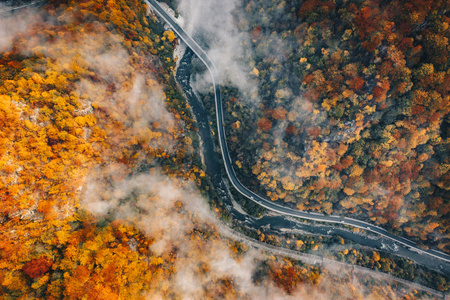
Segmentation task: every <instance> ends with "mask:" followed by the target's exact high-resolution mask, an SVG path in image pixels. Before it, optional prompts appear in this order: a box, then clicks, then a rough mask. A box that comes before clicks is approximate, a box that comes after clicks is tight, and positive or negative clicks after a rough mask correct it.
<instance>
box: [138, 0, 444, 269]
mask: <svg viewBox="0 0 450 300" xmlns="http://www.w3.org/2000/svg"><path fill="white" fill-rule="evenodd" d="M144 1H145V2H146V3H147V4H149V5H151V6H152V7H153V9H154V10H155V11H156V12H157V13H158V15H159V16H160V17H161V18H162V19H164V20H165V21H166V22H167V24H168V25H169V26H170V27H171V28H172V30H173V31H174V32H175V33H176V34H177V35H178V37H179V38H180V39H182V40H183V41H184V42H185V43H186V44H187V45H188V46H189V47H190V48H191V49H192V51H193V52H194V53H195V54H196V55H197V56H198V58H199V59H200V60H201V61H202V62H203V63H204V64H205V65H206V67H207V68H208V70H209V72H210V74H211V78H212V81H213V87H214V95H215V107H216V118H217V133H218V139H219V144H220V149H221V152H222V157H223V161H224V165H225V170H226V172H227V175H228V178H229V179H230V181H231V183H232V184H233V186H234V187H235V189H236V190H237V191H238V192H239V193H241V194H242V195H243V196H245V197H247V198H248V199H250V200H252V201H254V202H256V203H258V204H259V205H261V206H262V207H265V208H267V209H269V210H272V211H274V212H277V213H280V214H283V215H289V216H293V217H297V218H301V219H306V220H313V221H319V222H326V223H338V224H343V225H349V226H353V227H357V228H360V229H364V230H367V231H370V232H373V233H376V234H379V235H381V236H383V237H386V238H389V239H391V240H393V241H394V242H397V243H399V244H401V245H403V246H406V247H408V248H410V249H411V250H413V251H416V252H418V253H420V254H422V253H423V254H426V255H429V256H432V257H434V258H437V259H440V260H443V261H446V262H448V263H450V256H449V255H447V254H445V253H443V252H440V251H436V250H432V249H429V250H423V249H421V248H419V247H418V246H417V244H416V243H415V242H413V241H410V240H408V239H405V238H403V237H399V236H395V235H393V234H391V233H389V232H388V231H386V230H385V229H383V228H381V227H379V226H376V225H373V224H370V223H368V222H364V221H360V220H357V219H353V218H348V217H342V216H338V215H324V214H320V213H314V212H305V211H299V210H294V209H291V208H288V207H284V206H282V205H279V204H276V203H274V202H272V201H270V200H268V199H265V198H263V197H261V196H259V195H257V194H255V193H254V192H252V191H250V190H249V189H248V188H246V187H245V186H244V185H243V184H242V183H241V182H240V181H239V179H238V178H237V176H236V173H235V172H234V169H233V166H232V160H231V158H230V153H229V152H228V148H227V143H226V139H225V137H226V136H225V127H224V115H223V107H222V100H221V98H220V87H219V81H218V72H217V69H216V67H215V66H214V64H213V63H212V61H211V60H210V59H209V57H208V56H207V55H206V53H205V52H204V51H203V49H202V48H201V47H200V46H199V45H198V44H197V43H196V42H195V41H194V40H193V39H192V37H191V36H190V35H188V34H187V33H186V32H185V31H184V30H183V28H181V27H180V26H179V25H178V24H177V23H176V21H175V20H174V19H173V18H172V17H171V16H170V15H169V14H168V13H167V12H166V11H165V10H164V9H163V8H162V7H161V5H160V4H159V3H158V2H156V1H155V0H144Z"/></svg>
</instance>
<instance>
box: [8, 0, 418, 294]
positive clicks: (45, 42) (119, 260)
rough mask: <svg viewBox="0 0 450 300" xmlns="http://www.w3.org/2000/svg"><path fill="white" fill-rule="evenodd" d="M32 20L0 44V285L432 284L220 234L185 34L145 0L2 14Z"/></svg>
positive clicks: (266, 287) (268, 289) (260, 288)
mask: <svg viewBox="0 0 450 300" xmlns="http://www.w3.org/2000/svg"><path fill="white" fill-rule="evenodd" d="M25 19H27V20H28V21H27V22H28V24H27V26H26V28H25V29H23V28H22V29H20V30H18V31H16V32H14V34H13V36H12V39H11V42H10V44H2V45H1V46H0V198H1V200H2V201H1V204H0V295H1V298H2V299H31V298H32V299H108V300H110V299H154V298H168V299H181V298H185V297H194V298H195V297H197V298H201V299H218V298H224V299H235V298H238V299H252V298H254V297H255V295H258V293H266V294H263V295H264V296H267V297H270V296H271V295H272V296H273V295H280V294H281V293H282V292H284V293H286V294H291V295H293V296H295V295H297V296H298V295H306V296H311V295H313V296H317V297H319V296H323V297H327V298H330V299H331V297H332V295H334V296H333V297H335V295H338V297H339V299H355V298H361V299H362V298H373V299H377V298H379V297H382V298H396V297H403V298H404V299H416V298H420V297H421V295H422V294H421V293H419V292H417V291H414V290H410V289H404V288H403V287H402V286H401V285H398V284H395V283H392V282H386V281H384V280H383V279H378V278H372V277H370V276H367V275H364V274H362V275H360V276H358V280H355V277H354V276H353V274H350V273H347V272H342V271H337V272H333V271H331V270H327V269H321V268H319V267H317V266H311V265H307V264H302V263H300V262H296V261H292V260H289V259H285V258H281V257H278V256H272V255H264V256H262V255H260V254H258V255H256V254H255V252H254V251H255V250H252V249H248V248H247V247H246V246H245V245H243V244H240V243H237V242H235V241H232V240H229V239H227V238H224V237H222V236H220V234H219V231H218V229H217V228H216V221H215V217H216V216H215V215H214V214H212V213H210V211H209V207H208V206H207V203H204V202H206V201H204V199H203V198H202V197H201V195H199V192H198V189H205V186H204V185H205V181H204V177H205V173H204V171H203V169H202V165H201V161H200V159H199V158H198V154H197V151H198V147H199V146H198V138H197V135H196V127H195V126H196V125H195V123H194V120H193V119H192V116H191V112H190V110H189V106H188V104H187V103H186V100H185V98H184V97H183V95H182V93H181V91H180V90H179V89H178V87H177V85H176V83H175V80H174V77H173V72H174V67H175V59H174V58H173V49H174V46H175V44H176V43H177V40H176V38H175V36H174V34H173V32H171V31H166V30H165V29H164V28H163V27H162V26H161V23H159V22H158V21H157V20H156V18H155V17H154V16H152V15H150V17H149V18H147V17H146V7H145V5H143V4H142V3H141V2H140V1H138V0H131V1H122V0H102V1H91V0H83V1H74V0H69V1H62V0H51V1H49V3H48V5H46V6H44V7H42V8H39V9H36V11H33V12H28V14H25V15H22V14H21V12H18V13H17V14H13V15H12V16H9V17H8V18H7V19H0V22H2V23H1V25H2V26H3V25H4V26H6V25H5V24H18V23H17V22H19V20H20V21H23V20H25ZM8 28H9V27H8ZM10 29H11V28H10ZM236 101H238V100H236ZM237 103H239V102H237ZM217 210H218V209H217ZM350 255H351V254H350ZM355 255H356V254H355ZM374 256H375V254H374ZM374 260H376V257H374ZM380 260H381V258H380ZM230 266H231V267H230ZM186 278H188V279H189V282H190V281H192V279H193V278H194V279H195V281H196V282H197V283H198V286H194V287H192V286H189V285H187V284H186ZM259 295H261V294H259Z"/></svg>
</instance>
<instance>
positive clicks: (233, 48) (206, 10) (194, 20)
mask: <svg viewBox="0 0 450 300" xmlns="http://www.w3.org/2000/svg"><path fill="white" fill-rule="evenodd" d="M235 8H236V2H235V1H234V0H225V1H220V0H213V1H202V0H186V1H184V0H183V1H179V4H178V10H179V12H180V14H181V15H182V16H183V17H184V19H185V26H184V29H185V31H186V32H187V33H188V34H190V35H191V36H193V38H194V39H195V40H196V41H197V42H199V44H200V45H202V47H203V45H204V43H203V42H205V43H206V45H207V47H203V49H204V50H205V51H206V53H207V54H208V57H209V58H210V59H211V61H212V62H213V64H214V65H215V66H216V68H217V70H218V73H219V76H220V80H221V81H222V82H224V81H230V82H231V83H232V84H233V85H235V86H237V87H238V88H239V89H240V90H241V92H242V93H244V94H245V95H247V97H246V99H250V98H251V99H252V101H257V96H256V95H257V91H258V88H257V86H258V85H257V81H256V79H255V78H252V77H251V76H250V74H249V73H250V72H251V71H252V69H253V68H252V67H250V66H249V65H247V64H245V63H244V61H245V60H244V58H245V56H246V54H245V50H244V49H245V48H248V45H249V41H250V39H249V36H248V34H247V33H245V32H239V30H238V28H237V22H236V19H235V17H234V15H233V14H234V13H236V11H235ZM210 82H211V78H210V74H209V72H205V73H203V74H200V75H197V76H196V78H195V80H194V82H193V84H194V86H195V87H196V88H197V89H199V90H202V91H204V90H205V89H209V87H210Z"/></svg>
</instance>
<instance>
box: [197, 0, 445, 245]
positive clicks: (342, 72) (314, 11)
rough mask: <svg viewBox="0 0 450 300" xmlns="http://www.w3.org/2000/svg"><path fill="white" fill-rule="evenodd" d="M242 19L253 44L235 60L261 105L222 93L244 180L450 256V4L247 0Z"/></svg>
mask: <svg viewBox="0 0 450 300" xmlns="http://www.w3.org/2000/svg"><path fill="white" fill-rule="evenodd" d="M238 9H239V12H240V13H239V14H236V23H237V24H238V26H239V29H240V31H241V33H247V34H248V37H249V38H248V40H244V41H243V42H242V44H243V45H244V48H245V50H246V51H245V52H244V53H245V55H244V56H243V57H241V58H240V59H241V61H242V63H244V64H245V65H246V66H247V71H248V78H249V80H253V81H256V82H257V84H258V92H257V93H258V94H257V95H254V94H248V92H247V91H242V90H239V89H237V88H236V87H234V86H233V85H232V84H231V83H230V84H228V85H225V86H223V88H222V93H223V95H224V101H223V102H224V106H225V110H226V112H227V114H226V117H225V118H226V120H225V123H226V126H227V127H226V131H227V139H228V147H229V149H230V152H231V156H232V158H233V159H234V162H235V169H236V172H237V173H238V177H239V179H240V180H241V182H243V183H244V185H246V186H247V187H249V188H250V189H251V190H254V191H257V192H258V193H259V194H260V195H263V196H266V197H267V198H270V199H271V200H272V201H276V202H278V203H280V204H283V205H287V206H290V207H293V208H297V209H300V210H308V211H317V212H322V213H325V214H341V215H345V216H351V217H354V218H359V219H362V220H365V221H369V222H372V223H375V224H377V225H381V226H382V227H384V228H386V229H388V230H390V231H391V232H393V233H395V234H399V235H402V236H405V237H407V238H410V239H413V240H415V241H416V242H417V243H419V244H420V245H421V247H423V248H428V247H429V246H433V247H439V248H440V249H441V250H443V251H445V252H447V253H448V252H450V239H449V238H450V235H449V234H450V232H449V229H450V227H449V226H450V223H449V220H450V218H449V213H450V201H449V199H450V197H449V196H450V191H449V187H450V181H449V180H450V164H449V162H450V161H449V149H450V147H449V146H450V145H449V143H450V139H449V138H450V132H449V130H450V129H449V124H450V119H449V118H450V114H449V113H450V101H449V100H450V94H449V91H450V86H449V84H448V82H449V81H450V70H449V66H450V65H449V49H450V48H449V42H448V41H449V38H450V29H449V22H450V7H449V4H448V2H447V1H431V0H414V1H401V0H397V1H382V0H368V1H351V0H349V1H340V0H336V1H318V0H307V1H298V2H289V1H281V0H261V1H252V0H247V1H242V2H240V4H239V7H238ZM212 99H213V95H212V94H210V95H207V96H206V97H205V98H204V102H205V105H206V106H208V107H211V101H213V100H212ZM211 112H213V111H212V107H211ZM243 140H245V141H249V142H248V143H242V141H243Z"/></svg>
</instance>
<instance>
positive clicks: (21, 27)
mask: <svg viewBox="0 0 450 300" xmlns="http://www.w3.org/2000/svg"><path fill="white" fill-rule="evenodd" d="M7 9H8V7H7V6H3V5H1V4H0V12H1V11H2V10H7ZM41 21H42V18H41V16H40V15H38V14H36V13H33V11H16V12H15V13H14V15H12V16H7V17H5V16H1V15H0V52H8V51H10V50H11V46H12V42H13V40H14V38H17V37H18V35H19V34H20V33H24V32H26V31H27V30H29V29H30V28H31V27H32V26H33V24H36V23H39V22H41Z"/></svg>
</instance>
